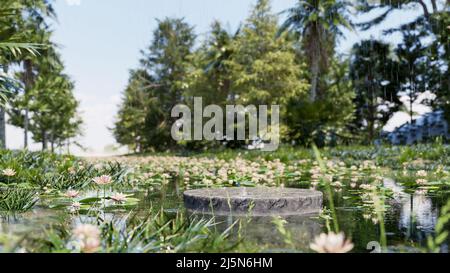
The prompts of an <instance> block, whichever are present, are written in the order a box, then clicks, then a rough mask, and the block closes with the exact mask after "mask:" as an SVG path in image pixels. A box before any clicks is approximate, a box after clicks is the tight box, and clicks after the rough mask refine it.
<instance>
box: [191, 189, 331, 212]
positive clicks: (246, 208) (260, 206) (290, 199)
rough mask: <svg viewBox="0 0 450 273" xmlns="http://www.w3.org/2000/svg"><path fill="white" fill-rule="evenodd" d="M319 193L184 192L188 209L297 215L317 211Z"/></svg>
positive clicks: (255, 191) (209, 190) (280, 190)
mask: <svg viewBox="0 0 450 273" xmlns="http://www.w3.org/2000/svg"><path fill="white" fill-rule="evenodd" d="M322 200H323V194H322V193H321V192H319V191H314V190H305V189H293V188H269V187H255V188H244V187H239V188H207V189H197V190H188V191H186V192H184V204H185V206H186V208H187V209H188V210H189V211H191V212H196V213H206V214H215V215H230V214H232V215H251V216H266V215H301V214H313V213H318V212H319V211H320V210H321V209H322Z"/></svg>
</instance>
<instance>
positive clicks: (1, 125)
mask: <svg viewBox="0 0 450 273" xmlns="http://www.w3.org/2000/svg"><path fill="white" fill-rule="evenodd" d="M0 148H1V149H5V148H6V115H5V108H4V107H0Z"/></svg>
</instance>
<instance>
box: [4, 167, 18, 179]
mask: <svg viewBox="0 0 450 273" xmlns="http://www.w3.org/2000/svg"><path fill="white" fill-rule="evenodd" d="M2 173H3V175H4V176H8V177H12V176H14V175H16V171H15V170H13V169H11V168H8V169H4V170H3V171H2Z"/></svg>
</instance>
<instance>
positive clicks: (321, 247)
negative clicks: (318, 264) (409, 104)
mask: <svg viewBox="0 0 450 273" xmlns="http://www.w3.org/2000/svg"><path fill="white" fill-rule="evenodd" d="M353 246H354V245H353V244H352V243H351V241H350V240H345V236H344V233H339V234H335V233H334V232H330V233H328V234H326V233H322V234H320V235H319V236H318V237H316V238H315V240H314V242H313V243H312V244H311V245H310V248H311V249H312V250H314V251H316V252H319V253H347V252H349V251H351V250H352V249H353Z"/></svg>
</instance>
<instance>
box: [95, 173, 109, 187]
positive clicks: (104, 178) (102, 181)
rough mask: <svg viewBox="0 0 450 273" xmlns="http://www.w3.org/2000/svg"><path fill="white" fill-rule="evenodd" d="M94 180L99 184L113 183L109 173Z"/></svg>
mask: <svg viewBox="0 0 450 273" xmlns="http://www.w3.org/2000/svg"><path fill="white" fill-rule="evenodd" d="M92 180H93V181H94V183H95V184H97V185H100V186H102V185H109V184H111V183H112V178H111V176H109V175H102V176H99V177H95V178H93V179H92Z"/></svg>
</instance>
